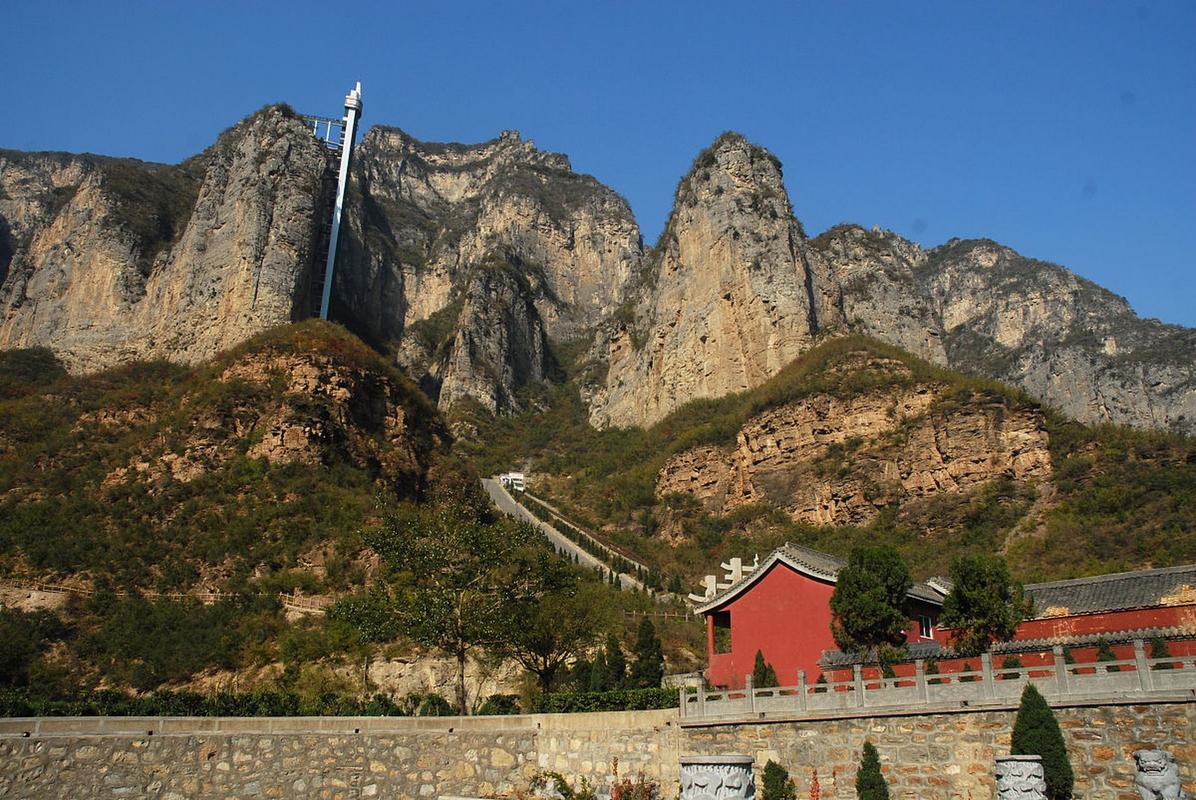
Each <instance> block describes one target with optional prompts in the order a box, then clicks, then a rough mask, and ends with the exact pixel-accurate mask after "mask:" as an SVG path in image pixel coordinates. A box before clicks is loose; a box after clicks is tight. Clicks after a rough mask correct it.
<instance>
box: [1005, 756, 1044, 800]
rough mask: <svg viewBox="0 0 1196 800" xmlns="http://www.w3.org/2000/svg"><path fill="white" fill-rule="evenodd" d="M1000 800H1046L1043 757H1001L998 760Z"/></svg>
mask: <svg viewBox="0 0 1196 800" xmlns="http://www.w3.org/2000/svg"><path fill="white" fill-rule="evenodd" d="M997 798H998V800H1046V780H1045V779H1044V778H1043V773H1042V756H1001V757H999V758H998V759H997Z"/></svg>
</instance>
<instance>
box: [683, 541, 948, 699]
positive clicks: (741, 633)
mask: <svg viewBox="0 0 1196 800" xmlns="http://www.w3.org/2000/svg"><path fill="white" fill-rule="evenodd" d="M834 590H835V585H834V584H833V583H827V582H823V581H820V580H817V579H815V578H811V577H810V576H808V575H806V574H804V573H801V572H798V571H797V570H795V569H793V568H791V567H789V566H786V565H785V564H780V563H778V564H774V565H773V566H772V568H771V569H769V570H768V572H767V573H765V574H764V576H763V577H762V578H760V579H759V580H758V581H757V582H756V583H755V584H754V585H753V586H751V587H750V588H749V589H748V590H747V591H745V592H744V593H743V594H741V595H739V596H738V597H736V598H735V599H734V600H732V601H731V602H730V603H729V604H728V605H724V606H722V607H721V608H720V609H719V610H720V611H729V612H730V614H731V652H729V653H715V652H714V626H713V620H712V617H711V615H707V618H706V619H707V623H706V624H707V654H708V656H709V662H708V663H709V665H710V666H709V668H708V669H707V671H706V681H707V683H709V684H710V685H712V686H725V687H727V688H732V689H739V688H742V687H743V683H744V676H746V675H748V674H750V673H751V671H752V667H753V666H754V665H755V659H756V651H757V650H760V651H761V652H763V653H764V660H765V661H767V662H768V663H769V664H771V665H772V666H773V669H775V670H776V672H777V680H779V681H780V683H781V684H782V685H784V686H791V685H793V684H795V683H797V671H798V670H799V669H804V670H805V671H806V680H808V681H814V680H817V678H818V675H819V673H820V671H821V670H820V668H819V666H818V661H819V659H820V658H822V653H823V651H824V650H835V649H837V647H836V645H835V639H834V637H833V636H832V635H831V594H832V593H833V592H834ZM911 612H912V614H913V619H912V620H911V622H910V626H909V628H908V629H907V631H906V637H907V639H908V640H909V641H911V642H916V641H919V635H918V620H917V615H919V614H925V615H927V616H930V617H932V618H934V619H937V618H938V612H939V609H938V608H937V607H935V606H932V605H929V604H925V603H916V604H915V606H914V607H913V608H912V609H911Z"/></svg>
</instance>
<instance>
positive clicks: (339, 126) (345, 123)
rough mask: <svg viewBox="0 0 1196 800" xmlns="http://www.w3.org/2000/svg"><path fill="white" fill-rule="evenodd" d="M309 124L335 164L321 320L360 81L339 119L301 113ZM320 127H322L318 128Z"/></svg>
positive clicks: (357, 120)
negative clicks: (334, 197)
mask: <svg viewBox="0 0 1196 800" xmlns="http://www.w3.org/2000/svg"><path fill="white" fill-rule="evenodd" d="M303 118H304V119H306V120H307V122H308V124H310V125H311V126H312V133H313V134H315V136H316V138H317V139H319V140H320V141H321V142H323V143H324V145H325V146H326V147H327V148H328V149H329V151H330V153H329V155H330V156H333V157H335V158H336V159H337V160H338V162H339V164H338V171H337V179H336V199H335V201H334V202H333V206H332V214H331V216H330V217H326V218H325V222H326V224H327V229H326V236H325V239H324V241H326V242H327V246H328V255H327V259H326V260H325V262H324V273H323V280H320V281H316V282H315V287H314V288H315V289H316V290H317V291H318V292H319V294H320V310H319V314H320V319H328V303H329V300H330V299H331V298H332V275H333V273H334V272H335V270H336V246H337V242H339V241H340V233H341V215H342V213H343V212H344V206H345V187H346V186H348V183H349V164H350V162H351V161H352V159H353V145H354V142H356V140H357V126H358V125H359V124H360V122H361V81H358V82H357V86H356V87H354V89H353V91H351V92H349V94H347V95H345V116H344V117H342V118H341V119H330V118H327V117H316V116H311V115H304V117H303ZM321 129H322V130H321Z"/></svg>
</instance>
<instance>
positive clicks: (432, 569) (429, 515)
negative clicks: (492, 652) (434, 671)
mask: <svg viewBox="0 0 1196 800" xmlns="http://www.w3.org/2000/svg"><path fill="white" fill-rule="evenodd" d="M488 513H489V512H488V511H485V510H483V509H481V508H479V507H478V505H477V503H476V502H472V501H471V498H470V497H468V496H462V494H461V493H459V492H456V491H450V492H447V493H445V494H444V495H442V496H440V497H438V498H437V499H436V500H435V501H434V502H431V503H424V504H420V505H414V504H403V505H400V506H398V507H393V508H389V509H385V510H384V515H383V522H382V525H381V526H380V527H379V528H378V529H377V530H375V531H372V532H370V533H368V534H366V536H365V540H366V543H367V544H368V545H369V546H370V547H372V548H373V549H374V550H375V551H376V552H377V553H378V554H379V555H380V556H381V557H382V560H383V562H384V563H385V565H386V568H387V577H388V578H389V579H390V580H391V581H392V583H393V588H394V608H395V613H396V615H397V617H398V618H399V621H400V622H401V624H402V626H403V630H404V632H405V633H406V634H407V635H408V636H410V637H411V638H412V639H414V640H415V641H416V642H418V643H419V644H422V645H425V646H427V647H433V648H436V649H438V650H440V651H442V652H445V653H447V654H449V655H451V656H452V657H453V658H455V659H456V662H457V711H458V712H459V713H461V714H467V713H468V712H469V702H468V694H467V692H466V688H465V663H466V659H467V658H468V656H469V655H470V653H472V652H473V651H475V650H478V649H492V648H496V647H498V646H499V645H501V644H502V643H504V642H505V641H506V640H507V639H508V634H509V632H510V630H511V627H512V624H513V619H512V617H511V610H512V609H513V608H517V607H519V606H520V604H523V603H526V602H528V601H530V600H531V599H533V598H534V597H536V596H539V595H540V594H542V593H543V586H542V583H541V581H540V575H538V574H536V572H535V564H536V561H535V560H534V559H530V558H522V557H520V556H521V554H522V551H524V549H525V548H527V547H529V546H530V545H531V544H532V543H533V542H535V541H537V540H538V536H537V534H536V532H535V529H533V528H532V527H531V526H530V525H527V524H526V523H510V522H508V521H505V520H504V521H494V520H492V519H490V518H488Z"/></svg>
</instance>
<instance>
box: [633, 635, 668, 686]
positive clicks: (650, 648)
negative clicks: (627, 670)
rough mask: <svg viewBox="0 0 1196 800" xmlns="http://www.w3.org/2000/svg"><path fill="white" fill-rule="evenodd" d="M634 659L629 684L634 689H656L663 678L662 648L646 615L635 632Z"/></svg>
mask: <svg viewBox="0 0 1196 800" xmlns="http://www.w3.org/2000/svg"><path fill="white" fill-rule="evenodd" d="M632 654H633V655H634V656H635V661H634V662H632V665H631V680H630V683H631V686H632V688H635V689H657V688H659V687H660V682H661V680H663V679H664V650H663V648H662V647H661V644H660V637H659V636H657V635H656V626H655V625H653V624H652V620H650V619H648V618H647V617H645V618H644V621H643V622H641V623H640V626H639V629H638V630H637V631H636V632H635V648H634V649H633V650H632Z"/></svg>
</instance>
